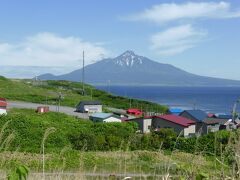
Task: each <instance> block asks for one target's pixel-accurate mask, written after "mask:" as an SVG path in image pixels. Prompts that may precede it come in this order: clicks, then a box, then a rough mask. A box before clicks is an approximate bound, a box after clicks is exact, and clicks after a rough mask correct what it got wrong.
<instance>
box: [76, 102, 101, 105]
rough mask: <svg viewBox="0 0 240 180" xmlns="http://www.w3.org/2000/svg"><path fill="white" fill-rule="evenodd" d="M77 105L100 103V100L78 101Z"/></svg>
mask: <svg viewBox="0 0 240 180" xmlns="http://www.w3.org/2000/svg"><path fill="white" fill-rule="evenodd" d="M79 105H102V103H101V102H100V101H80V103H79Z"/></svg>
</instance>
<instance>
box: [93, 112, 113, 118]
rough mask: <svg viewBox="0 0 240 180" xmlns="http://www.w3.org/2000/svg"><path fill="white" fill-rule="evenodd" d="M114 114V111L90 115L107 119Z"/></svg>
mask: <svg viewBox="0 0 240 180" xmlns="http://www.w3.org/2000/svg"><path fill="white" fill-rule="evenodd" d="M111 116H113V114H112V113H93V114H91V115H90V117H95V118H100V119H106V118H109V117H111Z"/></svg>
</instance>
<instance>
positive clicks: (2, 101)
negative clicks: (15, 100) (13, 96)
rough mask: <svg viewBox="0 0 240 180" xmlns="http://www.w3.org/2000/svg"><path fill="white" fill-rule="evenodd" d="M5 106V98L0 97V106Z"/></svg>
mask: <svg viewBox="0 0 240 180" xmlns="http://www.w3.org/2000/svg"><path fill="white" fill-rule="evenodd" d="M6 106H7V102H6V99H4V98H0V107H6Z"/></svg>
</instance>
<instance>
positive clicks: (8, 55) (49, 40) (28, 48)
mask: <svg viewBox="0 0 240 180" xmlns="http://www.w3.org/2000/svg"><path fill="white" fill-rule="evenodd" d="M83 50H84V51H85V60H86V64H91V63H92V62H93V61H96V60H99V59H101V57H102V56H103V55H104V56H108V55H109V52H108V51H107V50H106V49H105V48H103V47H102V46H101V45H99V44H97V43H91V42H86V41H83V40H82V39H80V38H78V37H61V36H58V35H56V34H53V33H39V34H36V35H34V36H30V37H27V38H26V39H25V40H24V41H22V42H19V43H15V44H10V43H2V44H1V43H0V59H1V61H0V65H13V66H16V65H24V66H77V65H79V64H81V62H80V61H81V60H82V51H83Z"/></svg>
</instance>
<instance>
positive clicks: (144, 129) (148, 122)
mask: <svg viewBox="0 0 240 180" xmlns="http://www.w3.org/2000/svg"><path fill="white" fill-rule="evenodd" d="M127 121H129V122H136V123H137V124H138V129H139V131H140V132H141V133H144V134H145V133H149V132H150V131H151V129H152V117H140V118H135V119H129V120H127Z"/></svg>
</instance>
